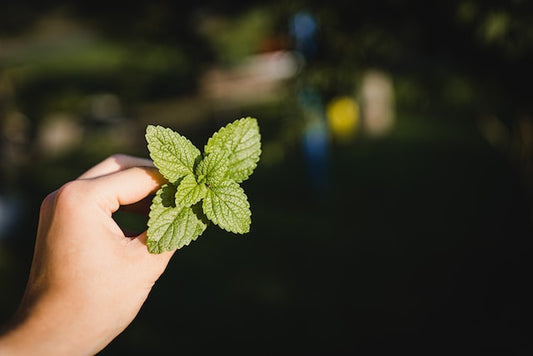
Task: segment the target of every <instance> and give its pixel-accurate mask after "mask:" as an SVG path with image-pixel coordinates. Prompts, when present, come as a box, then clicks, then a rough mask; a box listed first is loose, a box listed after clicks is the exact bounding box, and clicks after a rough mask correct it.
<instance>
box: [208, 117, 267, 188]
mask: <svg viewBox="0 0 533 356" xmlns="http://www.w3.org/2000/svg"><path fill="white" fill-rule="evenodd" d="M220 150H225V151H227V152H228V153H229V157H228V173H227V174H228V178H230V179H233V180H234V181H236V182H237V183H240V182H243V181H245V180H246V179H248V177H249V176H250V175H251V174H252V173H253V171H254V169H255V167H256V166H257V162H258V161H259V157H260V155H261V135H260V133H259V126H258V124H257V120H256V119H254V118H251V117H246V118H242V119H240V120H236V121H234V122H232V123H230V124H228V125H226V126H225V127H223V128H221V129H220V130H219V131H218V132H216V133H215V134H214V135H213V137H211V138H210V139H209V140H208V141H207V145H205V148H204V151H205V153H206V154H210V153H213V152H218V151H220Z"/></svg>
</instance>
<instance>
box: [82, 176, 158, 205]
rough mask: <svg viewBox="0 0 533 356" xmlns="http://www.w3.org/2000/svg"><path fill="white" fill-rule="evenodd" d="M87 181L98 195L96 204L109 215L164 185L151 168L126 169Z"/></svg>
mask: <svg viewBox="0 0 533 356" xmlns="http://www.w3.org/2000/svg"><path fill="white" fill-rule="evenodd" d="M89 181H90V183H89V184H90V185H91V186H92V188H93V189H94V191H96V192H97V194H98V203H99V204H100V205H101V207H102V208H103V209H104V210H106V211H108V212H109V214H112V213H114V212H115V211H117V210H118V208H119V207H120V206H121V205H128V204H133V203H136V202H138V201H140V200H142V199H143V198H145V197H146V196H148V195H149V194H151V193H153V192H155V191H156V190H157V189H158V188H159V187H161V185H162V184H164V183H166V179H165V178H164V177H163V176H162V175H161V174H160V173H159V172H158V170H157V169H156V168H151V167H133V168H128V169H125V170H122V171H118V172H115V173H112V174H109V175H105V176H101V177H98V178H93V179H90V180H89Z"/></svg>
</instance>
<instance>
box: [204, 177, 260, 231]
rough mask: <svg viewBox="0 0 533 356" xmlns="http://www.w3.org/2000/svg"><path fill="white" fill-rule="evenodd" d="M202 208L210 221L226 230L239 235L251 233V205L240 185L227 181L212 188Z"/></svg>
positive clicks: (208, 191)
mask: <svg viewBox="0 0 533 356" xmlns="http://www.w3.org/2000/svg"><path fill="white" fill-rule="evenodd" d="M202 206H203V208H204V213H205V215H206V216H207V217H208V218H209V220H211V221H212V222H213V223H215V224H217V225H218V226H220V227H221V228H223V229H224V230H227V231H229V232H234V233H237V234H244V233H247V232H248V231H250V224H251V222H252V220H251V215H252V213H251V211H250V204H249V203H248V198H247V196H246V194H245V193H244V190H243V189H242V188H241V187H240V186H239V184H238V183H236V182H234V181H231V180H227V181H225V182H223V183H221V184H220V185H216V186H212V187H210V188H209V189H208V190H207V194H206V196H205V198H204V202H203V205H202Z"/></svg>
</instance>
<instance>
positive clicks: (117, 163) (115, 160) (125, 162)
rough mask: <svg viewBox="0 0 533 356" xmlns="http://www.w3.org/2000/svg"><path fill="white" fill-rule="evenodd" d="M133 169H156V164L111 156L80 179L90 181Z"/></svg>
mask: <svg viewBox="0 0 533 356" xmlns="http://www.w3.org/2000/svg"><path fill="white" fill-rule="evenodd" d="M131 167H155V166H154V163H153V162H152V161H151V160H149V159H146V158H140V157H134V156H128V155H124V154H114V155H112V156H109V157H108V158H106V159H105V160H103V161H102V162H100V163H98V164H97V165H96V166H94V167H92V168H90V169H89V170H87V171H86V172H85V173H83V174H82V175H81V176H79V177H78V179H90V178H96V177H100V176H103V175H106V174H111V173H115V172H118V171H121V170H124V169H128V168H131Z"/></svg>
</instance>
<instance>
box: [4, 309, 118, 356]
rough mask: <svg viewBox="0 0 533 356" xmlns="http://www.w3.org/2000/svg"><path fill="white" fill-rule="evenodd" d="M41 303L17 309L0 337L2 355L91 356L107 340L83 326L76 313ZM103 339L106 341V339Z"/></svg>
mask: <svg viewBox="0 0 533 356" xmlns="http://www.w3.org/2000/svg"><path fill="white" fill-rule="evenodd" d="M72 307H73V306H61V305H60V304H59V303H51V302H49V301H47V300H41V301H39V303H38V304H37V305H33V306H31V307H30V308H21V310H20V311H19V312H18V313H17V315H16V316H15V318H14V319H13V321H12V322H11V323H10V325H8V326H7V328H6V330H5V331H4V333H3V334H2V335H1V336H0V356H3V355H39V356H47V355H58V356H61V355H93V354H95V353H97V352H98V351H100V350H101V349H102V348H104V347H105V346H106V345H107V343H108V342H109V341H110V340H111V338H110V337H109V333H106V332H104V330H95V328H94V327H91V326H90V325H83V320H86V318H83V317H82V315H81V314H83V313H84V311H83V310H80V312H79V313H78V312H75V311H74V310H75V309H73V308H72ZM106 336H107V337H106Z"/></svg>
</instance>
